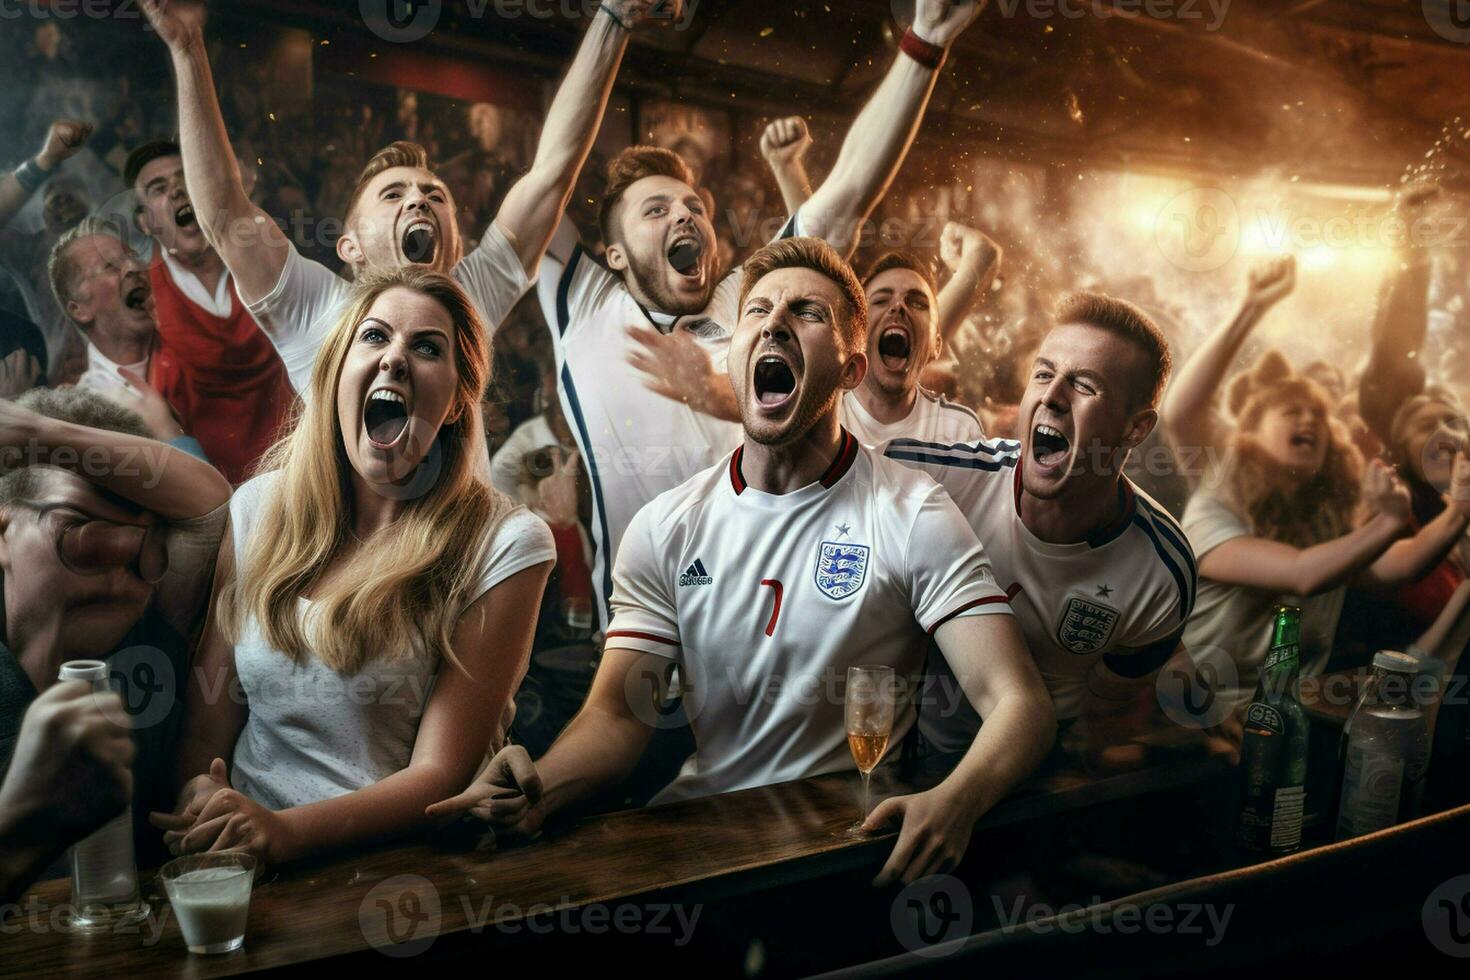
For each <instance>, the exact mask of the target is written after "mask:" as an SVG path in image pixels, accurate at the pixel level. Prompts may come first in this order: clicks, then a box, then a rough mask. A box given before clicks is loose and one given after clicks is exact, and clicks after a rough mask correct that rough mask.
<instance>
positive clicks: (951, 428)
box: [841, 388, 985, 449]
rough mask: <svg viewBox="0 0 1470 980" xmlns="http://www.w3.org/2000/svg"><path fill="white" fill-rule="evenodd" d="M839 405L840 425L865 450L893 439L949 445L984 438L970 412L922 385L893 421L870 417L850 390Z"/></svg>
mask: <svg viewBox="0 0 1470 980" xmlns="http://www.w3.org/2000/svg"><path fill="white" fill-rule="evenodd" d="M841 405H842V408H841V412H842V424H843V425H844V426H845V427H846V428H847V431H848V432H851V433H852V434H853V435H855V436H857V438H858V441H859V442H861V443H862V444H863V445H864V446H867V447H868V448H869V449H879V448H881V447H883V446H885V445H887V444H888V443H890V442H892V441H893V440H895V439H918V440H919V441H921V442H935V443H941V444H943V445H945V446H952V445H954V444H955V443H957V442H978V441H979V440H981V439H984V438H985V430H984V428H982V427H981V425H980V419H979V417H978V416H976V415H975V413H974V412H972V411H970V410H969V409H968V408H966V407H965V406H963V405H956V404H955V403H954V402H952V401H949V400H948V399H947V398H945V397H944V396H943V395H936V394H935V393H934V392H932V391H928V390H927V389H924V388H920V389H919V390H918V392H917V394H916V395H915V397H914V407H913V410H912V411H910V412H909V414H908V417H907V418H904V419H900V420H899V421H897V422H879V421H878V420H877V419H875V418H873V416H872V415H870V414H868V410H867V409H865V408H863V403H862V402H861V401H859V400H858V396H857V395H856V394H855V393H853V392H851V391H849V392H846V393H844V394H843V396H842V402H841Z"/></svg>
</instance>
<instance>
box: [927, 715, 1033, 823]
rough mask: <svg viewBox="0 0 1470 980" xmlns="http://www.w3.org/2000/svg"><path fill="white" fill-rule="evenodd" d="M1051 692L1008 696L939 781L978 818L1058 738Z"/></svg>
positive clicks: (1030, 770)
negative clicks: (946, 774)
mask: <svg viewBox="0 0 1470 980" xmlns="http://www.w3.org/2000/svg"><path fill="white" fill-rule="evenodd" d="M1056 733H1057V722H1056V713H1055V711H1054V710H1053V709H1052V704H1051V698H1050V697H1047V696H1045V692H1044V691H1043V696H1042V698H1041V699H1040V701H1039V703H1038V702H1037V701H1036V699H1032V698H1027V697H1024V696H1019V695H1013V696H1010V697H1007V698H1003V699H1002V700H1001V701H1000V702H999V703H998V704H997V705H996V706H995V709H994V710H992V711H991V712H990V714H989V715H988V716H987V717H986V718H985V724H983V725H981V726H980V734H978V735H977V736H975V741H974V742H973V743H972V744H971V745H970V748H969V750H968V751H966V752H965V754H964V757H963V758H961V759H960V761H959V764H958V765H956V766H955V768H954V771H953V772H951V773H950V774H949V776H948V777H946V778H945V780H944V782H943V783H941V784H940V785H939V787H936V788H939V789H946V790H947V791H948V792H952V793H954V794H955V795H956V797H957V798H958V799H960V800H961V801H962V803H963V805H965V806H966V807H967V808H968V809H969V810H970V812H971V814H972V815H973V818H974V819H976V820H978V819H979V818H980V817H981V816H983V815H984V814H985V813H986V812H988V811H989V810H990V808H991V807H993V806H995V804H997V803H999V802H1000V801H1001V800H1003V799H1005V797H1006V795H1007V794H1008V793H1010V791H1011V790H1012V789H1014V788H1015V787H1016V784H1017V783H1019V782H1020V781H1021V780H1023V779H1025V778H1026V777H1027V776H1029V775H1030V774H1031V773H1032V772H1034V771H1035V770H1036V767H1037V766H1039V765H1041V761H1042V760H1043V759H1044V758H1046V753H1047V752H1048V751H1050V749H1051V745H1052V742H1053V741H1054V740H1055V738H1056Z"/></svg>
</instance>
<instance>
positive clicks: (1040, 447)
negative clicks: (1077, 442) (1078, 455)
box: [1031, 422, 1072, 467]
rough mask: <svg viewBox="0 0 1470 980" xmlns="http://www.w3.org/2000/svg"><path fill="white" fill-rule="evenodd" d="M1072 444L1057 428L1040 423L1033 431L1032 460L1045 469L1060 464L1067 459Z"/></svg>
mask: <svg viewBox="0 0 1470 980" xmlns="http://www.w3.org/2000/svg"><path fill="white" fill-rule="evenodd" d="M1071 449H1072V444H1071V442H1070V441H1068V439H1067V437H1066V435H1065V434H1064V433H1063V432H1062V430H1061V429H1058V428H1057V427H1056V426H1053V425H1047V424H1046V423H1044V422H1038V423H1037V424H1036V426H1035V428H1033V429H1032V430H1031V458H1032V459H1034V460H1035V461H1036V462H1038V463H1040V464H1041V465H1042V466H1045V467H1052V466H1056V465H1058V464H1060V463H1061V462H1063V461H1064V460H1065V459H1066V458H1067V453H1068V452H1070V451H1071Z"/></svg>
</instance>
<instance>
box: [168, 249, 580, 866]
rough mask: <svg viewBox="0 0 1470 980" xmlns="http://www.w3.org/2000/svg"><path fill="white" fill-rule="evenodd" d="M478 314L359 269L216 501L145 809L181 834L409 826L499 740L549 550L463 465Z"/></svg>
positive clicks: (473, 397) (214, 840)
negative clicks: (165, 769)
mask: <svg viewBox="0 0 1470 980" xmlns="http://www.w3.org/2000/svg"><path fill="white" fill-rule="evenodd" d="M486 333H487V331H486V330H485V329H484V326H483V325H482V324H481V322H480V320H479V317H478V315H477V314H476V312H475V310H474V307H473V306H472V304H471V302H470V301H469V299H468V298H467V297H466V295H465V293H464V292H463V290H462V289H461V288H460V287H459V286H458V285H457V284H456V283H455V282H454V281H453V280H451V279H450V278H448V277H447V276H444V275H442V274H439V273H435V272H429V271H425V270H422V269H416V268H407V269H399V270H396V271H392V272H388V273H381V274H375V275H370V276H368V277H366V278H365V279H363V280H361V281H360V282H359V283H358V284H357V286H356V287H355V288H354V293H353V296H352V299H351V302H350V303H349V304H348V306H347V308H346V310H345V312H344V314H343V316H342V318H341V319H340V320H339V322H338V323H337V324H336V326H335V328H334V330H333V332H332V334H331V335H330V337H329V339H328V341H327V344H326V346H325V348H324V349H323V351H322V355H321V357H320V358H319V359H318V360H317V362H316V366H315V369H314V371H313V374H312V380H311V387H310V389H309V390H308V391H307V392H306V395H307V400H306V402H305V405H304V407H303V408H302V409H301V410H300V413H299V417H298V418H297V420H296V424H295V428H294V431H292V432H291V433H290V434H289V435H287V436H286V437H285V438H283V439H282V440H281V441H280V442H279V443H278V444H277V445H276V446H275V448H274V449H272V450H271V452H270V454H269V455H268V456H267V458H266V462H265V464H264V466H263V469H262V473H261V475H260V476H257V477H256V478H255V479H253V480H251V481H250V482H248V483H246V484H245V485H244V486H242V487H241V488H240V489H239V490H238V491H236V493H235V496H234V499H233V500H232V501H231V504H230V527H229V530H228V532H227V533H226V535H225V539H224V543H223V545H222V547H221V549H220V557H219V561H218V565H217V571H216V585H215V597H214V603H213V605H212V608H211V616H210V622H209V625H208V627H207V630H206V635H205V638H204V640H203V642H202V645H201V650H200V654H199V663H198V665H197V669H196V670H195V671H193V673H192V675H191V678H190V681H191V683H190V688H189V700H188V704H187V707H186V711H185V733H184V736H183V737H182V738H181V739H180V745H181V746H182V748H181V758H180V760H179V762H180V765H179V774H180V776H181V777H182V778H185V779H187V782H185V783H184V786H183V789H182V791H181V793H180V795H179V801H178V806H177V808H176V810H175V812H174V813H172V814H155V815H154V823H155V825H156V826H159V827H160V828H162V829H164V830H165V831H166V833H165V835H164V836H165V841H166V842H167V843H168V844H169V846H170V849H171V850H173V851H174V852H175V853H183V852H190V851H199V850H207V849H211V848H213V849H220V848H225V847H234V848H244V849H247V850H249V851H252V852H254V853H256V854H258V855H260V856H262V857H263V858H264V859H265V860H267V861H277V862H279V861H290V860H293V859H296V858H301V857H305V856H308V855H312V854H317V853H320V852H322V851H326V850H330V849H334V848H339V847H346V846H351V845H356V844H360V843H364V842H367V841H371V840H376V839H381V838H384V837H389V836H393V835H397V834H401V833H404V832H408V831H411V830H413V829H415V828H416V827H418V826H420V825H422V823H423V819H424V818H423V813H424V808H425V806H426V805H427V804H429V803H432V802H433V801H435V800H438V799H442V798H444V797H445V796H448V795H451V794H453V793H455V792H457V791H458V790H459V789H461V788H462V787H463V786H464V785H465V784H467V783H468V782H469V781H470V778H471V777H472V776H473V775H474V773H475V768H476V765H477V764H478V763H479V762H480V760H481V759H482V758H483V757H484V755H485V753H486V751H487V750H488V749H491V748H492V747H494V746H495V745H497V744H498V741H499V739H500V736H501V733H500V731H499V728H500V722H501V718H502V715H503V714H504V713H505V712H506V709H507V706H508V705H509V704H510V700H511V697H512V695H513V694H514V692H515V689H516V686H517V685H518V684H519V682H520V678H521V676H522V674H523V673H524V671H525V668H526V663H527V660H528V658H529V656H530V649H531V638H532V633H533V630H534V626H535V622H536V614H537V610H538V607H539V605H540V601H541V594H542V591H543V589H544V587H545V585H546V580H547V576H548V574H549V572H550V570H551V566H552V559H553V557H554V554H555V552H554V548H553V544H552V539H551V534H550V532H549V531H548V530H547V529H546V526H545V525H544V524H543V523H542V522H541V521H540V519H538V518H536V517H535V516H533V515H532V514H531V513H530V512H528V511H526V510H525V509H524V508H522V507H517V506H514V505H513V504H512V503H511V502H510V501H509V500H508V499H507V498H506V497H505V496H504V495H502V494H500V493H498V492H497V491H495V490H494V489H493V488H491V486H490V485H489V482H488V479H487V478H486V476H485V474H483V472H482V470H481V468H480V467H479V466H477V465H476V453H477V452H478V449H477V447H478V446H479V445H480V444H481V442H482V440H483V435H482V432H481V425H480V420H479V410H478V405H479V402H480V397H481V393H482V391H483V389H484V387H485V383H486V376H487V374H488V371H489V354H488V350H487V347H486V342H485V339H484V338H485V336H486ZM225 760H230V761H229V764H228V765H226V761H225Z"/></svg>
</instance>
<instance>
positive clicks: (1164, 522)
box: [1137, 496, 1199, 579]
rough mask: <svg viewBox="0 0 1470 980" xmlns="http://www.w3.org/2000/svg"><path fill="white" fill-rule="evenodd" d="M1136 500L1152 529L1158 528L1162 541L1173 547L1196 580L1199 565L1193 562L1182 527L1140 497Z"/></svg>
mask: <svg viewBox="0 0 1470 980" xmlns="http://www.w3.org/2000/svg"><path fill="white" fill-rule="evenodd" d="M1137 499H1138V503H1139V504H1140V505H1141V506H1142V507H1143V509H1144V510H1146V511H1148V514H1149V516H1150V517H1152V518H1153V521H1154V527H1156V528H1158V531H1159V533H1160V534H1162V535H1163V536H1164V539H1165V540H1166V541H1168V542H1169V543H1170V544H1172V545H1173V546H1174V550H1176V551H1178V552H1179V556H1180V557H1181V558H1183V559H1184V562H1185V564H1187V565H1188V566H1189V571H1190V573H1191V574H1192V575H1193V576H1194V577H1195V578H1196V579H1198V578H1199V563H1198V562H1197V561H1196V560H1195V557H1194V549H1193V548H1192V547H1190V545H1189V538H1188V536H1187V535H1185V533H1184V528H1183V526H1182V525H1180V523H1179V522H1178V521H1177V520H1175V519H1174V515H1173V514H1171V513H1169V512H1168V511H1166V510H1164V508H1162V507H1159V506H1158V505H1157V504H1154V503H1151V502H1150V501H1147V500H1144V499H1143V498H1142V497H1141V496H1140V497H1138V498H1137Z"/></svg>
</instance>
